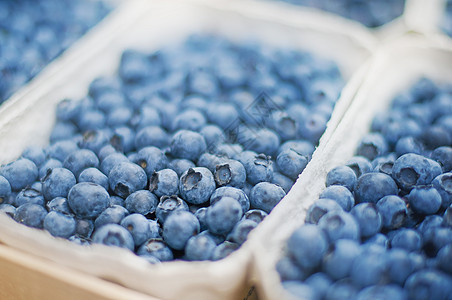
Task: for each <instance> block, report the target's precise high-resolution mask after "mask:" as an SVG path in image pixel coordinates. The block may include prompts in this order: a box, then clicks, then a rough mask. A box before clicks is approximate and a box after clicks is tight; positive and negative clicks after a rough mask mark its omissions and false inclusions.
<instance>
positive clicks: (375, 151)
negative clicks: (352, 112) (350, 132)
mask: <svg viewBox="0 0 452 300" xmlns="http://www.w3.org/2000/svg"><path fill="white" fill-rule="evenodd" d="M387 149H388V145H387V144H386V141H385V139H384V137H383V136H382V135H381V134H379V133H368V134H367V135H365V136H364V137H363V138H362V140H361V142H360V144H359V145H358V148H357V150H356V154H357V155H360V156H363V157H366V158H367V159H369V160H374V159H375V158H376V157H378V156H382V155H384V154H385V153H386V151H387Z"/></svg>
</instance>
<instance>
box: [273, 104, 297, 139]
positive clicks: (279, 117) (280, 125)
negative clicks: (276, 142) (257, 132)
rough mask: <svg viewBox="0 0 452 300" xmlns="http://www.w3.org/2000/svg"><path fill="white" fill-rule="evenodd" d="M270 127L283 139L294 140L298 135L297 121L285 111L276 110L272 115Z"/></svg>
mask: <svg viewBox="0 0 452 300" xmlns="http://www.w3.org/2000/svg"><path fill="white" fill-rule="evenodd" d="M269 119H270V120H269V124H268V125H269V127H270V128H271V129H273V130H274V131H275V132H276V133H277V134H278V135H279V136H280V138H281V139H282V140H284V141H287V140H293V139H294V138H296V136H297V122H296V120H295V119H293V118H292V117H291V116H290V115H289V114H288V113H287V112H285V111H275V112H273V113H272V114H271V115H270V118H269Z"/></svg>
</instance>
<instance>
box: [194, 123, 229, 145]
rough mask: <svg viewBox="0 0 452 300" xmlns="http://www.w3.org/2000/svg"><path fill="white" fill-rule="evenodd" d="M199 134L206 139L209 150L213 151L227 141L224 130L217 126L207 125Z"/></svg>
mask: <svg viewBox="0 0 452 300" xmlns="http://www.w3.org/2000/svg"><path fill="white" fill-rule="evenodd" d="M199 133H200V134H201V135H202V136H203V137H204V140H205V141H206V145H207V150H208V151H213V150H215V148H216V147H217V146H218V145H219V144H222V143H224V142H225V141H226V136H225V134H224V132H223V130H222V129H221V128H220V127H218V126H216V125H209V124H207V125H205V126H204V127H203V128H201V130H200V131H199Z"/></svg>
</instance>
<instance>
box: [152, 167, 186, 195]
mask: <svg viewBox="0 0 452 300" xmlns="http://www.w3.org/2000/svg"><path fill="white" fill-rule="evenodd" d="M149 190H150V191H151V192H153V193H154V194H155V195H157V197H161V196H164V195H166V196H171V195H177V194H178V192H179V177H178V176H177V173H176V172H175V171H173V170H171V169H163V170H160V171H158V172H154V173H153V174H152V175H151V177H150V179H149Z"/></svg>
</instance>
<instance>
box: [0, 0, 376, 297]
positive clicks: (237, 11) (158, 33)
mask: <svg viewBox="0 0 452 300" xmlns="http://www.w3.org/2000/svg"><path fill="white" fill-rule="evenodd" d="M194 33H214V34H219V35H221V36H225V37H227V38H229V39H231V40H232V41H236V42H240V41H249V40H255V41H260V42H262V43H264V44H270V45H277V46H281V47H284V46H287V47H292V48H295V49H303V50H308V51H312V52H314V53H316V54H319V55H321V56H323V57H326V58H330V59H333V60H334V61H336V62H337V63H338V65H339V68H340V70H341V72H342V74H343V76H344V79H345V80H347V81H348V84H347V86H346V87H345V88H344V90H343V92H342V97H341V99H340V100H339V102H338V103H337V105H336V108H335V111H334V113H333V116H332V118H331V120H330V122H329V123H328V128H327V131H326V133H325V134H324V136H323V137H322V139H321V146H320V148H319V149H322V148H325V143H326V142H328V140H329V139H330V138H331V137H332V134H333V133H334V131H335V128H336V126H337V124H338V123H339V121H340V120H341V119H342V116H343V115H344V113H345V112H346V110H347V109H348V108H349V106H350V104H351V100H352V98H353V96H354V95H355V92H356V90H357V89H358V86H359V85H360V84H361V81H362V80H363V79H364V73H365V71H366V69H367V67H368V64H365V63H364V62H365V61H366V59H368V58H369V57H370V55H371V53H372V49H374V48H375V46H376V43H377V42H376V40H375V39H374V37H373V36H372V35H371V34H369V32H367V31H366V30H364V29H363V28H361V27H359V26H356V25H355V24H354V23H350V22H347V21H343V20H341V19H340V18H332V17H330V16H329V15H324V14H321V13H314V12H310V11H305V10H303V9H299V10H292V9H289V8H287V7H283V6H279V5H276V4H275V5H274V4H271V3H260V2H258V1H237V2H235V1H230V2H228V1H220V0H219V1H207V0H205V1H163V0H158V1H138V0H137V1H133V2H130V3H129V4H128V5H126V6H125V7H124V8H123V9H121V10H120V11H116V12H115V15H114V16H111V17H110V18H109V21H108V22H104V23H102V24H101V25H100V26H99V27H97V28H95V29H94V30H93V31H92V32H91V33H90V34H89V35H88V36H86V37H85V38H83V39H82V40H80V41H79V42H78V43H77V44H76V45H74V47H73V48H71V49H70V50H68V51H67V52H66V53H65V54H64V55H63V56H62V57H60V58H59V59H58V60H56V61H55V62H53V63H52V64H51V65H50V66H49V67H48V68H47V69H46V70H44V71H43V72H42V73H41V74H40V75H39V76H37V77H36V78H35V79H34V80H33V81H32V82H31V83H30V84H29V85H28V86H26V87H24V88H23V89H22V90H21V91H20V92H19V93H17V94H15V95H14V96H13V97H12V98H11V99H10V100H9V101H8V102H7V103H5V105H4V106H2V107H1V108H0V142H1V144H2V146H3V149H2V152H1V153H0V163H2V164H5V163H8V162H10V161H12V160H14V159H16V158H17V157H18V156H19V155H20V153H21V152H22V150H23V149H24V148H25V147H26V146H27V145H31V144H37V145H42V146H44V145H46V144H47V141H48V137H49V135H50V130H51V128H52V126H53V124H54V122H55V121H54V119H55V106H56V104H57V103H58V102H59V101H60V100H62V99H64V98H74V99H78V98H81V97H83V96H84V95H86V93H87V89H88V85H89V83H90V82H91V81H92V80H93V79H95V78H96V77H98V76H101V75H109V74H110V75H111V74H114V72H115V70H116V68H117V65H118V62H119V58H120V55H121V53H122V51H123V50H125V49H126V48H133V49H138V50H143V51H149V52H151V51H154V50H157V49H159V48H161V47H163V46H166V45H168V44H172V43H175V42H181V41H183V40H184V39H185V38H186V37H187V36H189V35H191V34H194ZM322 145H323V146H322ZM314 156H318V155H314ZM308 169H310V170H313V168H312V167H311V168H307V170H308ZM314 169H315V168H314ZM314 171H315V170H314ZM317 172H319V173H320V174H323V172H324V170H323V169H322V170H318V171H317ZM310 174H311V176H312V171H311V173H310ZM314 175H315V174H314ZM301 184H303V181H302V180H299V182H297V183H296V185H295V186H294V188H293V189H292V191H291V193H290V194H289V195H292V196H290V197H289V196H288V197H286V198H285V199H283V200H282V202H281V207H287V204H284V203H285V202H287V203H291V202H293V199H292V200H291V197H292V198H293V197H295V198H297V197H298V198H300V197H302V196H303V195H302V194H300V193H302V192H304V190H305V187H302V186H301ZM297 195H298V196H297ZM275 210H279V211H280V210H281V209H279V207H277V208H276V209H275ZM297 210H299V209H297ZM271 215H272V214H271ZM271 215H270V216H271ZM291 216H292V215H291ZM264 226H265V225H264ZM0 227H1V230H0V241H1V242H2V243H4V244H6V245H8V246H10V247H12V248H17V249H20V250H21V251H24V252H27V253H30V254H33V255H35V256H38V257H40V258H45V259H48V260H51V261H53V262H56V263H58V264H61V265H64V266H66V267H69V268H73V269H76V270H78V271H82V272H85V273H89V274H92V275H95V276H98V277H101V278H104V279H108V280H110V281H113V282H118V283H120V284H121V285H123V286H126V287H128V288H131V289H134V290H136V291H139V292H142V293H147V294H149V295H152V296H155V297H160V298H163V299H239V298H243V296H245V295H246V292H247V290H248V289H249V284H250V282H249V280H248V279H249V277H250V271H251V265H250V263H251V253H252V252H251V249H252V248H253V247H255V245H253V244H252V243H250V242H246V243H245V244H244V245H243V246H242V247H241V249H239V250H238V251H236V252H234V253H233V254H232V255H230V256H229V257H227V258H226V259H224V260H221V261H218V262H183V261H175V262H169V263H164V264H161V265H150V264H147V263H146V262H145V261H144V260H142V259H141V258H139V257H137V256H136V255H134V254H133V253H131V252H129V251H127V250H123V249H120V248H112V247H106V246H102V245H93V246H89V247H82V246H78V245H73V244H72V243H70V242H68V241H65V240H61V239H56V238H52V237H51V236H50V235H49V234H48V233H47V232H45V231H40V230H35V229H32V228H28V227H25V226H22V225H20V224H17V223H16V222H14V221H13V220H11V219H10V218H8V217H6V216H4V215H1V216H0ZM258 228H259V227H258ZM271 240H273V238H271Z"/></svg>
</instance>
